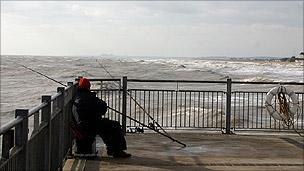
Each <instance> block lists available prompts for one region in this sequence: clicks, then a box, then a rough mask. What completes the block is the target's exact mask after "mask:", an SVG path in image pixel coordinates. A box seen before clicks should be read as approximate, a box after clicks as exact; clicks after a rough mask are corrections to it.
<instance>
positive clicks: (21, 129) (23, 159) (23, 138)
mask: <svg viewBox="0 0 304 171" xmlns="http://www.w3.org/2000/svg"><path fill="white" fill-rule="evenodd" d="M27 115H28V109H16V111H15V117H16V118H17V117H21V118H22V122H21V123H20V124H18V125H16V134H15V141H16V146H17V147H21V148H22V150H21V152H20V154H19V156H20V158H19V160H18V166H17V170H27V163H28V161H27V139H28V117H27Z"/></svg>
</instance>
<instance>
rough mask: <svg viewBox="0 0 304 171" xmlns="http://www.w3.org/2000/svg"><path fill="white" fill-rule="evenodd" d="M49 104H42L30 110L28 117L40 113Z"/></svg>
mask: <svg viewBox="0 0 304 171" xmlns="http://www.w3.org/2000/svg"><path fill="white" fill-rule="evenodd" d="M47 104H48V103H41V104H40V105H38V106H36V107H33V108H32V109H30V110H29V113H28V117H31V116H32V115H34V114H35V113H37V112H39V110H41V109H42V108H44V107H45V106H46V105H47Z"/></svg>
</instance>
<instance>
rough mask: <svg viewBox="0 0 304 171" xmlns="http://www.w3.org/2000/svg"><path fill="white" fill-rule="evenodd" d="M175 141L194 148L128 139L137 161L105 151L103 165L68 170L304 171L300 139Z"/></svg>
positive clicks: (149, 138) (81, 164)
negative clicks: (112, 156)
mask: <svg viewBox="0 0 304 171" xmlns="http://www.w3.org/2000/svg"><path fill="white" fill-rule="evenodd" d="M171 135H172V136H174V137H176V138H177V139H178V140H180V141H182V142H184V143H186V144H187V145H188V147H186V148H181V146H179V144H176V143H173V142H171V141H170V140H168V139H166V138H164V137H161V136H159V135H157V134H152V133H145V134H127V136H126V138H127V142H128V152H130V153H132V155H133V156H132V157H131V158H128V159H114V158H111V157H108V156H107V155H106V150H105V148H104V146H102V147H101V148H100V150H99V151H100V154H99V157H98V158H97V159H94V160H84V159H68V160H67V161H66V164H65V167H64V170H103V171H105V170H120V171H127V170H130V171H131V170H144V171H147V170H175V171H178V170H180V171H184V170H187V171H190V170H200V171H202V170H203V171H205V170H206V171H216V170H231V171H237V170H246V171H249V170H250V171H256V170H259V171H261V170H265V171H266V170H268V171H272V170H273V171H277V170H286V171H304V148H303V147H304V140H303V138H302V137H299V136H296V135H272V136H269V135H222V134H202V133H174V134H173V133H172V134H171Z"/></svg>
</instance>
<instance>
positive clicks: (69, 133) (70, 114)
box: [66, 82, 75, 156]
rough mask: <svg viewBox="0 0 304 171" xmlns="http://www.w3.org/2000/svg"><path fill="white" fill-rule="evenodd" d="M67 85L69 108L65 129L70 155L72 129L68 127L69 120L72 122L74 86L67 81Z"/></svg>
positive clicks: (69, 125) (70, 154)
mask: <svg viewBox="0 0 304 171" xmlns="http://www.w3.org/2000/svg"><path fill="white" fill-rule="evenodd" d="M67 85H68V87H70V89H71V90H70V91H71V99H68V100H70V103H69V104H70V106H69V108H70V109H68V115H67V117H68V119H67V121H68V123H66V124H68V126H67V129H68V136H69V137H68V145H69V156H72V153H73V152H72V148H73V136H72V130H71V129H70V128H71V122H72V107H73V100H74V93H75V89H74V88H75V87H74V86H73V85H74V83H73V82H68V84H67Z"/></svg>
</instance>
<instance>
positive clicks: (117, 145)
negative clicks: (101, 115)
mask: <svg viewBox="0 0 304 171" xmlns="http://www.w3.org/2000/svg"><path fill="white" fill-rule="evenodd" d="M98 134H99V136H100V137H101V138H102V140H103V141H104V143H105V144H106V146H107V151H108V155H113V156H114V157H115V155H116V157H129V156H130V155H129V154H127V153H125V152H124V151H123V150H126V149H127V145H126V140H125V137H124V135H123V131H122V129H121V125H120V123H119V122H117V121H112V120H109V119H102V120H100V122H99V124H98Z"/></svg>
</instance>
